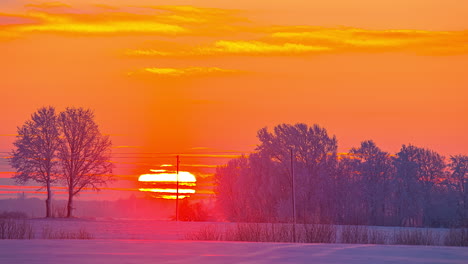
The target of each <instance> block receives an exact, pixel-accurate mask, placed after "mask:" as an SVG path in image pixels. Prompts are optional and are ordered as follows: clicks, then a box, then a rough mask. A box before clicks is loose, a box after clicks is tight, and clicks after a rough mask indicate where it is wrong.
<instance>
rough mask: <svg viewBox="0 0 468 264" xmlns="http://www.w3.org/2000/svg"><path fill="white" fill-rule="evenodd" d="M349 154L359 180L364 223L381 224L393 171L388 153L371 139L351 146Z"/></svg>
mask: <svg viewBox="0 0 468 264" xmlns="http://www.w3.org/2000/svg"><path fill="white" fill-rule="evenodd" d="M350 154H351V155H352V157H353V159H352V161H354V162H353V164H354V169H355V170H354V171H355V172H358V174H359V179H360V182H361V188H362V189H361V190H362V191H361V193H362V198H363V205H364V208H363V210H362V211H360V213H361V214H364V215H366V218H367V223H366V224H370V225H377V224H380V225H382V224H384V219H385V214H386V211H387V210H386V209H387V207H388V200H387V199H388V198H390V188H391V184H392V183H391V181H392V177H393V173H394V170H393V164H392V160H391V158H390V154H389V153H387V152H384V151H382V150H381V149H380V148H378V147H377V146H376V144H375V143H374V141H372V140H367V141H363V142H362V143H361V146H360V147H359V148H352V149H351V150H350Z"/></svg>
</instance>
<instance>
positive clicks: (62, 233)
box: [42, 226, 93, 239]
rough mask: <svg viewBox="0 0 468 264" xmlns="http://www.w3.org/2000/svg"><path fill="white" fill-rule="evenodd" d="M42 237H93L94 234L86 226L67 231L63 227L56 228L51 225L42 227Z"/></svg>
mask: <svg viewBox="0 0 468 264" xmlns="http://www.w3.org/2000/svg"><path fill="white" fill-rule="evenodd" d="M42 238H44V239H92V238H93V236H92V235H91V234H90V233H89V232H87V231H86V230H85V229H84V228H80V229H79V230H78V231H67V230H63V229H58V230H54V229H52V228H50V227H49V226H44V227H42Z"/></svg>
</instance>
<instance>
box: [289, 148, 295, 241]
mask: <svg viewBox="0 0 468 264" xmlns="http://www.w3.org/2000/svg"><path fill="white" fill-rule="evenodd" d="M289 151H290V155H291V181H292V206H293V241H294V242H296V191H295V188H294V161H293V150H292V148H290V149H289Z"/></svg>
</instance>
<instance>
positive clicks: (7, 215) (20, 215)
mask: <svg viewBox="0 0 468 264" xmlns="http://www.w3.org/2000/svg"><path fill="white" fill-rule="evenodd" d="M24 218H28V215H27V214H26V213H25V212H20V211H11V212H9V211H4V212H1V213H0V219H24Z"/></svg>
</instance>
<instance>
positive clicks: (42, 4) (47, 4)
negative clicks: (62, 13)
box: [25, 2, 71, 8]
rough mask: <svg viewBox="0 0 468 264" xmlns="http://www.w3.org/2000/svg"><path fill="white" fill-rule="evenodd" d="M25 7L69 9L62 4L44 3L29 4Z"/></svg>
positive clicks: (66, 5)
mask: <svg viewBox="0 0 468 264" xmlns="http://www.w3.org/2000/svg"><path fill="white" fill-rule="evenodd" d="M25 7H35V8H63V7H66V8H69V7H71V6H70V5H68V4H65V3H62V2H44V3H30V4H26V5H25Z"/></svg>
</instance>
